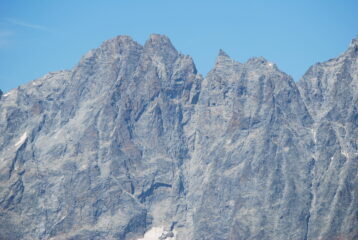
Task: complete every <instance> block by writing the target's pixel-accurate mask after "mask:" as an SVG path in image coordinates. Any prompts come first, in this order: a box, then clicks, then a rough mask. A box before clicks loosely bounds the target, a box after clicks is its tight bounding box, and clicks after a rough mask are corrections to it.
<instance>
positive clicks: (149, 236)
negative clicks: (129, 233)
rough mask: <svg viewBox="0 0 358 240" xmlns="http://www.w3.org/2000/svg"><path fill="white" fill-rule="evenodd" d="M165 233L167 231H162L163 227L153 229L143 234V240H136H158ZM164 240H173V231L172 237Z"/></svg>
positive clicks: (140, 239) (141, 239) (139, 239)
mask: <svg viewBox="0 0 358 240" xmlns="http://www.w3.org/2000/svg"><path fill="white" fill-rule="evenodd" d="M166 233H167V231H164V228H163V227H153V228H151V229H149V230H148V231H147V232H146V233H145V234H144V237H143V238H138V239H137V240H160V239H159V238H160V237H161V236H162V235H165V234H166ZM165 240H175V231H174V237H168V238H165Z"/></svg>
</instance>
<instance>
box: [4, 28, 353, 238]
mask: <svg viewBox="0 0 358 240" xmlns="http://www.w3.org/2000/svg"><path fill="white" fill-rule="evenodd" d="M357 170H358V38H357V39H355V40H353V41H352V43H351V45H350V46H349V48H348V50H347V51H346V52H344V53H343V54H342V55H341V56H339V57H337V58H335V59H331V60H329V61H327V62H324V63H317V64H315V65H314V66H312V67H311V68H310V69H309V70H308V71H307V73H306V74H305V75H304V76H303V77H302V79H301V80H300V81H298V82H295V81H294V80H293V79H292V78H291V77H290V76H289V75H287V74H285V73H284V72H282V71H280V70H279V69H278V67H277V66H276V65H275V64H273V63H271V62H269V61H267V60H266V59H264V58H262V57H260V58H252V59H249V60H248V61H247V62H244V63H240V62H237V61H235V60H233V59H231V58H230V57H229V56H228V55H227V54H226V53H225V52H224V51H222V50H220V52H219V54H218V57H217V59H216V63H215V66H214V67H213V69H212V70H211V71H210V72H209V73H208V74H207V76H206V77H205V78H203V77H202V75H200V74H199V73H198V72H197V70H196V68H195V65H194V63H193V60H192V58H191V57H189V56H187V55H183V54H181V53H179V52H178V51H177V50H176V49H175V48H174V47H173V45H172V44H171V42H170V40H169V39H168V38H167V37H166V36H163V35H157V34H153V35H151V36H150V38H149V39H148V41H147V42H146V43H145V44H144V46H142V45H140V44H138V43H136V42H135V41H133V40H132V39H131V38H130V37H128V36H118V37H115V38H113V39H111V40H108V41H105V42H104V43H103V44H102V45H101V46H100V47H99V48H97V49H94V50H91V51H90V52H88V53H87V54H86V55H85V56H84V57H83V58H82V59H81V60H80V62H79V63H78V65H77V66H75V67H74V68H73V69H72V70H66V71H60V72H53V73H49V74H47V75H45V76H43V77H42V78H39V79H36V80H34V81H32V82H29V83H28V84H25V85H22V86H19V87H18V88H16V89H13V90H11V91H9V92H6V93H2V92H0V239H6V240H12V239H52V240H61V239H73V240H77V239H79V240H81V239H83V240H85V239H109V240H112V239H120V240H122V239H123V240H224V239H228V240H242V239H250V240H265V239H267V240H287V239H290V240H308V239H312V240H326V239H328V240H331V239H332V240H333V239H336V240H338V239H345V240H349V239H358V172H357Z"/></svg>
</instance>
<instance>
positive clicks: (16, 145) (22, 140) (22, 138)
mask: <svg viewBox="0 0 358 240" xmlns="http://www.w3.org/2000/svg"><path fill="white" fill-rule="evenodd" d="M26 139H27V132H25V133H24V134H22V136H21V137H20V139H19V141H17V143H15V147H18V146H20V145H22V144H23V143H24V142H25V141H26Z"/></svg>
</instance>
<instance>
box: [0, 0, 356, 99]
mask: <svg viewBox="0 0 358 240" xmlns="http://www.w3.org/2000/svg"><path fill="white" fill-rule="evenodd" d="M150 33H160V34H165V35H167V36H168V37H169V38H170V39H171V41H172V42H173V44H174V46H175V47H176V48H177V49H178V50H179V51H180V52H182V53H184V54H189V55H191V56H192V57H193V58H194V61H195V63H196V66H197V68H198V71H199V72H200V73H202V74H203V75H205V74H206V73H207V72H208V71H209V70H210V69H211V68H212V67H213V65H214V62H215V58H216V56H217V54H218V51H219V49H220V48H222V49H223V50H225V51H226V52H227V53H228V54H229V55H230V56H231V57H232V58H234V59H235V60H237V61H240V62H244V61H246V60H247V59H248V58H250V57H253V56H264V57H265V58H266V59H268V60H269V61H272V62H275V63H276V64H277V65H278V67H279V68H280V69H281V70H283V71H284V72H286V73H288V74H290V75H291V76H293V78H294V79H295V80H298V79H299V78H300V77H301V76H302V75H303V74H304V72H305V71H306V70H307V69H308V67H309V66H310V65H312V64H314V63H316V62H322V61H325V60H328V59H330V58H333V57H336V56H338V55H339V54H341V53H342V52H343V51H344V50H345V49H346V48H347V47H348V45H349V43H350V41H351V40H352V39H353V38H355V37H356V36H357V34H358V1H357V0H296V1H293V0H281V1H278V0H246V1H244V0H220V1H211V0H205V1H204V0H202V1H201V0H197V1H195V0H177V1H171V0H98V1H94V0H51V1H50V0H48V1H45V0H31V1H30V0H22V1H20V0H0V89H2V90H3V91H5V92H6V91H8V90H10V89H11V88H15V87H17V86H18V85H20V84H23V83H26V82H29V81H31V80H33V79H36V78H38V77H41V76H42V75H44V74H46V73H47V72H53V71H57V70H62V69H70V68H72V67H73V66H74V65H75V64H76V63H77V62H78V61H79V59H80V58H81V56H82V55H84V54H85V53H86V52H87V51H88V50H90V49H92V48H96V47H98V46H99V45H100V44H101V42H103V41H104V40H106V39H109V38H112V37H114V36H116V35H122V34H124V35H130V36H132V38H133V39H134V40H136V41H137V42H139V43H141V44H143V43H144V42H145V41H146V39H147V38H148V36H149V34H150Z"/></svg>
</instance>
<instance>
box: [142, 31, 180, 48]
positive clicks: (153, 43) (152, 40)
mask: <svg viewBox="0 0 358 240" xmlns="http://www.w3.org/2000/svg"><path fill="white" fill-rule="evenodd" d="M144 47H145V48H156V49H164V48H166V49H171V50H175V51H176V49H175V48H174V46H173V44H172V42H171V41H170V39H169V38H168V37H167V36H166V35H163V34H151V35H150V36H149V39H148V40H147V41H146V43H145V44H144Z"/></svg>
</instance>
